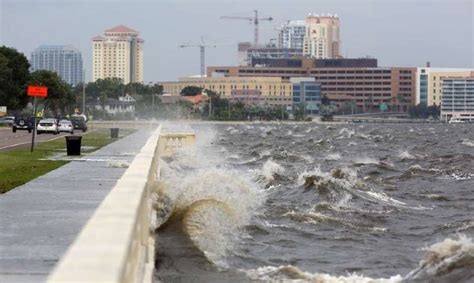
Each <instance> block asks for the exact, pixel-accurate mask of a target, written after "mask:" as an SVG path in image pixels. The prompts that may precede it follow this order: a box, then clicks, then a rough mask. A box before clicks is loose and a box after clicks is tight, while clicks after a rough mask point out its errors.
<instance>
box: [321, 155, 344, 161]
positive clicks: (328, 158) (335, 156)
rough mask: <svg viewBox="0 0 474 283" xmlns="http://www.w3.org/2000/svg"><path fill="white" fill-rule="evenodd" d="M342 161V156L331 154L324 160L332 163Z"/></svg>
mask: <svg viewBox="0 0 474 283" xmlns="http://www.w3.org/2000/svg"><path fill="white" fill-rule="evenodd" d="M340 159H341V155H340V154H339V153H330V154H328V156H326V157H325V158H324V160H332V161H335V160H340Z"/></svg>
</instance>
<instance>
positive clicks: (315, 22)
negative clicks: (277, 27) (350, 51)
mask: <svg viewBox="0 0 474 283" xmlns="http://www.w3.org/2000/svg"><path fill="white" fill-rule="evenodd" d="M305 25H306V29H305V35H304V41H303V55H305V56H309V57H311V58H317V59H332V58H339V57H341V40H340V37H339V17H338V16H337V15H334V16H333V15H327V16H324V15H323V16H318V15H311V14H309V16H307V17H306V21H305Z"/></svg>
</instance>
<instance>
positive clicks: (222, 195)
mask: <svg viewBox="0 0 474 283" xmlns="http://www.w3.org/2000/svg"><path fill="white" fill-rule="evenodd" d="M170 173H172V171H168V172H167V173H166V174H164V175H165V177H164V178H163V179H164V180H165V182H166V184H165V185H162V186H159V187H158V192H157V195H158V196H159V197H157V200H158V201H159V203H157V204H156V205H155V207H157V208H158V210H157V211H158V219H159V223H164V224H165V225H166V222H167V221H181V222H182V224H183V230H184V232H185V233H186V235H187V236H188V237H189V239H190V240H191V241H192V242H193V244H194V245H195V246H196V247H197V248H198V249H199V250H201V251H202V252H203V253H204V255H205V256H206V257H207V258H208V259H209V260H211V261H212V262H214V263H216V264H218V265H222V263H223V260H224V258H225V255H226V254H227V252H228V251H229V250H232V248H233V245H234V243H235V242H236V240H237V235H238V234H239V233H238V231H239V229H240V228H241V227H243V226H244V225H246V224H247V223H248V221H249V220H250V218H251V216H252V214H253V212H254V211H255V210H256V209H257V208H258V207H259V205H260V204H261V202H262V201H263V193H262V192H261V191H260V189H259V188H258V185H256V184H255V183H253V182H252V181H251V180H250V179H247V178H245V177H243V176H242V174H241V173H239V172H236V171H232V170H227V169H226V170H224V169H215V168H214V169H210V168H206V169H199V170H197V171H195V172H190V173H188V174H187V176H186V177H185V178H184V179H181V177H179V176H178V175H175V176H171V175H170ZM180 179H181V180H180ZM173 184H174V185H173ZM160 219H161V220H160Z"/></svg>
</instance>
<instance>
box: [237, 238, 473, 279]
mask: <svg viewBox="0 0 474 283" xmlns="http://www.w3.org/2000/svg"><path fill="white" fill-rule="evenodd" d="M423 250H424V251H425V252H424V255H423V259H422V260H421V261H420V262H419V266H418V267H417V268H416V269H414V270H412V271H411V272H410V273H408V274H407V275H406V276H402V275H395V276H391V277H390V278H370V277H366V276H364V275H359V274H348V275H346V276H336V275H330V274H324V273H310V272H305V271H302V270H301V269H299V268H298V267H296V266H293V265H284V266H278V267H275V266H265V267H260V268H257V269H250V270H244V272H245V274H246V275H247V276H248V277H249V278H250V279H252V280H264V281H277V282H281V281H299V282H318V283H398V282H405V281H408V282H413V281H415V282H472V280H473V279H474V244H473V242H472V239H471V238H468V237H466V236H459V239H451V238H447V239H445V240H443V241H442V242H440V243H436V244H433V245H431V246H430V247H428V248H425V249H423Z"/></svg>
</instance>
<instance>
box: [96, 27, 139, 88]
mask: <svg viewBox="0 0 474 283" xmlns="http://www.w3.org/2000/svg"><path fill="white" fill-rule="evenodd" d="M138 34H139V32H138V31H135V30H133V29H131V28H128V27H126V26H116V27H114V28H111V29H108V30H106V31H105V33H104V36H96V37H94V38H93V39H92V50H93V51H92V79H93V81H96V80H98V79H105V78H120V79H122V81H123V83H124V84H128V83H130V82H143V43H144V41H143V39H141V38H139V37H138Z"/></svg>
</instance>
